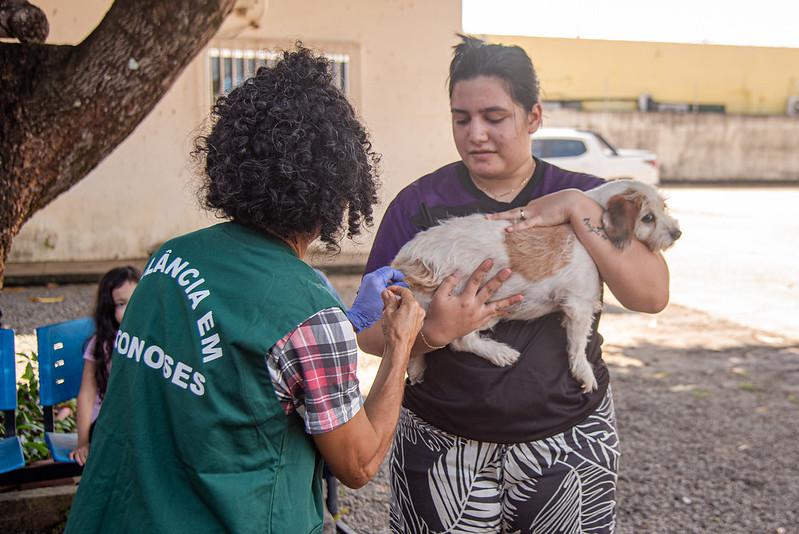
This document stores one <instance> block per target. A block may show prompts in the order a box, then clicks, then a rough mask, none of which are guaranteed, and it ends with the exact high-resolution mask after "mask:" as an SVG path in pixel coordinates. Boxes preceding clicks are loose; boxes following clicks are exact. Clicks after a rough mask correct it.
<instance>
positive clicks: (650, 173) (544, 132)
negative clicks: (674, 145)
mask: <svg viewBox="0 0 799 534" xmlns="http://www.w3.org/2000/svg"><path fill="white" fill-rule="evenodd" d="M532 143H533V149H532V150H533V155H534V156H536V157H538V158H541V159H543V160H545V161H547V162H549V163H552V164H553V165H557V166H558V167H562V168H564V169H567V170H570V171H575V172H585V173H588V174H593V175H594V176H599V177H600V178H605V179H606V180H618V179H622V178H630V179H633V180H639V181H641V182H644V183H646V184H650V185H657V184H658V183H660V171H659V170H658V164H657V156H656V155H655V153H654V152H650V151H648V150H633V149H625V148H615V147H614V146H613V145H611V144H610V143H608V142H607V140H605V138H604V137H602V136H601V135H599V134H598V133H596V132H592V131H590V130H577V129H575V128H539V129H538V131H537V132H535V133H534V134H533V135H532Z"/></svg>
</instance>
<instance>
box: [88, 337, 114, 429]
mask: <svg viewBox="0 0 799 534" xmlns="http://www.w3.org/2000/svg"><path fill="white" fill-rule="evenodd" d="M95 339H96V336H92V338H91V339H90V340H89V342H88V343H87V344H86V350H85V351H83V359H84V360H89V361H90V362H94V361H96V360H95V359H94V342H95ZM108 374H109V375H110V374H111V362H110V361H109V362H108ZM102 404H103V401H102V399H101V398H100V393H99V392H98V393H97V396H96V397H95V398H94V406H92V423H94V421H95V420H96V419H97V416H98V415H99V414H100V406H102Z"/></svg>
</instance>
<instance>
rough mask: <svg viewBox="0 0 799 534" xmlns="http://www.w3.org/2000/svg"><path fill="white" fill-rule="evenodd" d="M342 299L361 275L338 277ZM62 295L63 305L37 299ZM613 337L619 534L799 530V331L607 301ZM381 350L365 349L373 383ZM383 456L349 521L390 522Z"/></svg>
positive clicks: (21, 319)
mask: <svg viewBox="0 0 799 534" xmlns="http://www.w3.org/2000/svg"><path fill="white" fill-rule="evenodd" d="M332 278H333V282H334V284H335V285H336V286H337V287H338V288H339V289H340V290H341V292H342V293H343V295H344V298H345V300H346V301H351V299H352V295H353V293H354V288H355V287H356V283H357V281H356V280H357V279H356V278H354V277H332ZM93 291H94V287H93V286H90V285H86V286H83V285H77V286H63V287H55V288H49V289H48V288H7V289H6V290H4V291H3V292H2V293H0V309H2V310H3V312H4V314H5V315H4V318H3V321H4V323H6V325H7V326H10V327H13V328H15V329H16V330H17V332H18V334H20V338H19V339H20V341H21V343H22V344H23V345H25V344H27V346H29V347H31V348H32V347H33V336H32V334H33V327H34V326H36V325H40V324H45V323H47V322H53V321H57V320H65V319H70V318H74V317H78V316H81V315H85V314H87V313H88V306H89V303H90V302H91V300H92V298H93V295H92V293H93ZM47 296H56V297H57V296H63V297H64V300H63V301H62V302H59V303H42V302H32V301H31V298H32V297H47ZM600 332H601V333H602V334H603V336H604V338H605V344H604V351H605V359H606V361H607V362H608V364H609V366H610V369H611V375H612V384H613V389H614V397H615V401H616V409H617V416H618V425H619V434H620V437H621V446H622V463H621V468H620V475H619V488H618V510H619V512H618V529H617V531H618V532H620V533H624V534H627V533H693V532H697V533H724V534H734V533H747V534H754V533H779V534H789V533H797V534H799V504H797V503H799V445H797V443H799V340H796V339H788V338H785V337H781V336H780V335H777V334H774V333H766V332H761V331H756V330H752V329H749V328H746V327H742V326H740V325H737V324H733V323H729V322H724V321H720V320H717V319H714V318H713V317H710V316H708V315H706V314H704V313H701V312H697V311H694V310H691V309H688V308H684V307H680V306H675V305H672V306H670V307H669V308H667V309H666V310H665V311H664V312H663V313H661V314H659V315H657V316H648V315H642V314H637V313H633V312H627V311H625V310H623V309H621V308H619V307H617V306H614V305H613V304H609V305H608V306H607V307H606V311H605V313H604V315H603V318H602V322H601V325H600ZM377 364H378V362H377V360H376V359H375V358H373V357H369V356H366V355H364V356H363V357H362V361H361V370H360V373H361V377H362V381H363V382H364V386H368V382H369V377H370V376H371V375H372V374H373V372H374V369H375V368H376V365H377ZM388 495H389V486H388V479H387V476H386V470H385V466H384V468H383V469H382V470H381V473H380V474H379V475H378V477H376V479H375V480H373V481H372V482H370V483H369V484H368V485H367V486H366V487H364V488H362V489H361V490H358V491H353V490H349V489H347V488H344V487H342V488H341V489H340V505H341V507H342V512H343V513H344V514H343V519H344V521H345V522H346V523H347V525H348V526H350V527H351V528H353V529H355V530H356V531H357V532H363V533H380V532H388V529H387V516H388Z"/></svg>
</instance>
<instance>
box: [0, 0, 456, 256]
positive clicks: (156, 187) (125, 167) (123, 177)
mask: <svg viewBox="0 0 799 534" xmlns="http://www.w3.org/2000/svg"><path fill="white" fill-rule="evenodd" d="M110 4H111V2H109V1H101V0H95V1H89V0H81V1H73V2H62V1H60V0H46V1H40V2H37V5H40V6H41V7H42V8H43V9H45V11H46V12H47V14H48V18H49V20H50V27H51V35H50V38H49V39H48V42H50V43H67V44H74V43H77V42H80V41H81V40H82V39H83V38H84V37H85V36H86V35H87V34H88V33H89V32H90V31H91V30H92V29H93V28H94V27H95V26H96V24H97V23H98V22H99V21H100V20H101V19H102V16H103V14H104V13H105V11H106V10H107V9H108V7H109V6H110ZM261 4H262V5H265V6H266V7H265V9H264V10H263V13H262V14H261V16H258V14H259V12H258V11H255V12H254V13H255V16H256V17H257V20H256V22H257V26H259V27H258V28H257V29H256V28H253V27H252V26H248V24H247V21H246V20H245V19H243V18H241V17H239V16H237V15H232V16H231V17H230V18H229V19H228V20H227V21H226V22H225V24H224V25H223V27H222V28H221V29H220V31H219V34H218V35H217V36H216V38H215V39H214V42H216V43H219V42H227V41H230V40H245V41H247V42H249V43H252V42H262V43H264V44H270V43H276V42H280V43H286V42H291V41H293V40H295V39H302V40H303V41H304V42H305V43H306V44H307V45H309V46H314V45H315V44H319V45H323V46H324V45H330V46H335V45H337V44H338V45H341V46H344V47H348V49H349V50H353V51H354V53H353V58H352V61H353V62H354V66H353V74H357V75H358V76H357V77H358V78H359V79H353V81H352V83H354V84H357V86H356V87H354V88H353V95H354V101H355V104H356V107H357V108H358V110H359V112H360V114H361V116H362V117H363V119H364V121H365V123H366V125H367V127H368V129H369V130H370V132H371V134H372V141H373V143H374V147H375V149H376V150H377V151H378V152H380V153H382V154H383V160H382V170H383V173H382V179H383V182H384V187H383V190H382V197H383V198H384V199H390V198H392V197H393V196H394V195H395V194H396V193H397V192H398V191H399V190H400V189H401V188H402V187H404V186H405V185H406V184H407V183H409V182H410V181H412V180H413V179H415V178H417V177H418V176H420V175H422V174H424V173H426V172H429V171H431V170H433V169H435V168H437V167H438V166H440V165H443V164H445V163H447V162H449V161H451V160H453V159H455V158H456V157H457V153H456V152H455V148H454V145H453V143H452V140H451V136H450V130H449V111H448V110H449V106H448V100H447V94H446V87H445V81H446V75H447V67H448V64H449V60H450V57H451V55H450V54H451V46H452V45H453V44H454V43H455V42H456V38H455V35H454V34H455V32H457V31H460V25H461V9H460V1H459V0H432V1H427V2H416V1H411V0H350V1H340V2H330V1H326V0H302V1H298V0H270V1H269V2H268V3H266V4H264V3H261ZM206 76H207V68H206V57H205V53H204V52H203V53H201V54H200V55H199V56H198V57H197V58H196V59H195V60H194V61H193V62H192V63H191V64H190V65H189V67H188V68H187V69H186V71H185V72H184V73H183V74H182V75H181V76H180V78H178V80H177V82H176V83H175V85H174V86H173V87H172V88H171V89H170V91H169V92H168V93H167V94H166V96H165V97H164V99H163V100H162V101H161V102H160V103H159V104H158V105H157V106H156V108H155V109H154V111H153V112H152V113H151V114H150V115H149V116H148V117H147V118H146V119H145V120H144V121H143V122H142V123H141V124H140V125H139V126H138V127H137V128H136V130H135V131H134V133H133V134H132V135H131V136H130V137H129V138H128V139H127V140H126V141H125V142H124V143H122V144H121V145H120V146H119V147H118V148H117V149H116V150H115V151H114V152H113V153H112V154H111V155H110V156H109V157H108V158H106V160H104V161H103V162H102V163H101V164H100V165H99V166H98V167H97V168H96V169H95V170H94V171H93V172H92V173H91V174H90V175H89V176H87V177H86V178H85V179H84V180H82V181H81V182H80V183H79V184H78V185H76V186H75V187H74V188H73V189H71V190H70V191H68V192H67V193H65V194H64V195H62V196H61V197H59V198H58V199H56V200H55V201H54V202H53V203H52V204H50V205H49V206H48V207H46V208H45V209H44V210H42V211H40V212H39V213H37V214H36V215H35V216H34V217H33V218H32V219H31V220H30V221H29V222H28V223H27V224H26V225H25V226H24V227H23V229H22V231H21V233H20V234H19V236H18V237H17V238H16V240H15V241H14V245H13V247H12V251H11V257H10V261H12V262H13V261H17V262H27V261H72V260H102V259H118V258H125V259H128V258H140V257H143V256H146V255H148V254H149V252H150V251H152V250H153V249H154V248H155V247H156V246H157V245H158V244H159V243H160V242H161V241H163V240H165V239H167V238H169V237H171V236H173V235H176V234H178V233H182V232H187V231H190V230H192V229H195V228H198V227H200V226H203V225H206V224H208V223H209V222H212V220H211V219H210V218H209V217H208V216H206V215H205V214H204V213H202V212H201V211H200V210H199V208H197V202H196V200H195V193H194V190H195V185H194V181H193V172H192V169H191V164H190V161H189V158H188V153H189V151H190V146H191V140H192V137H193V134H194V133H195V132H196V130H197V128H198V127H199V126H200V124H201V123H202V121H203V118H204V117H205V115H206V112H207V109H208V105H209V102H210V97H209V96H208V94H207V90H208V89H207V88H208V85H209V83H208V81H207V79H206ZM384 207H385V202H384V203H383V204H382V205H381V207H380V209H379V212H380V213H378V215H380V214H381V213H382V210H383V208H384ZM361 240H362V241H364V244H363V245H362V247H361V250H363V249H364V247H366V246H368V244H369V241H370V240H369V238H362V239H361ZM345 250H352V248H351V247H345Z"/></svg>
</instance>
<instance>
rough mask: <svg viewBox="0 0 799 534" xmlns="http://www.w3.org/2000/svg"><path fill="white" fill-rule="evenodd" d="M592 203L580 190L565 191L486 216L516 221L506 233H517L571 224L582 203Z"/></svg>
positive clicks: (493, 218)
mask: <svg viewBox="0 0 799 534" xmlns="http://www.w3.org/2000/svg"><path fill="white" fill-rule="evenodd" d="M585 201H590V202H593V200H591V199H590V198H588V197H587V196H586V195H585V194H584V193H583V192H582V191H580V190H579V189H563V190H561V191H557V192H555V193H550V194H549V195H544V196H543V197H538V198H536V199H533V200H531V201H530V202H528V203H527V205H526V206H524V207H523V208H513V209H512V210H508V211H503V212H500V213H492V214H489V215H486V218H487V219H492V220H507V221H515V222H514V224H512V225H510V226H508V227H507V228H506V229H505V231H506V232H515V231H518V230H524V229H526V228H532V227H533V226H557V225H559V224H565V223H568V222H571V220H572V215H573V213H574V210H575V208H576V207H577V206H579V205H580V203H581V202H585Z"/></svg>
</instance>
